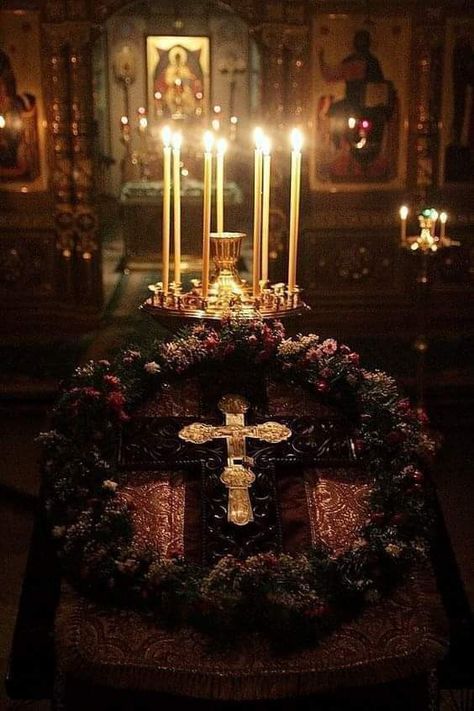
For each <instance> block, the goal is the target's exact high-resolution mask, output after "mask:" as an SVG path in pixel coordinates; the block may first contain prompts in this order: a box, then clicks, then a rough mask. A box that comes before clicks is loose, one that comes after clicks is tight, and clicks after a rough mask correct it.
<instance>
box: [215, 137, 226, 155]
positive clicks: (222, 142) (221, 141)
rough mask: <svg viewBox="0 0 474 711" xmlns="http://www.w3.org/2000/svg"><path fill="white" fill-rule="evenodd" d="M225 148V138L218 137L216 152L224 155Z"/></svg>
mask: <svg viewBox="0 0 474 711" xmlns="http://www.w3.org/2000/svg"><path fill="white" fill-rule="evenodd" d="M226 150H227V141H226V140H225V138H219V140H218V141H217V152H218V153H219V155H224V153H225V152H226Z"/></svg>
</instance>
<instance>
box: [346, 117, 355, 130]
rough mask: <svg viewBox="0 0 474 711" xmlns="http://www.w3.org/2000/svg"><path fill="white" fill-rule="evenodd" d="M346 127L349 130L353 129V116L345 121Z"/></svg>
mask: <svg viewBox="0 0 474 711" xmlns="http://www.w3.org/2000/svg"><path fill="white" fill-rule="evenodd" d="M347 125H348V126H349V128H355V125H356V120H355V118H354V117H353V116H350V117H349V118H348V119H347Z"/></svg>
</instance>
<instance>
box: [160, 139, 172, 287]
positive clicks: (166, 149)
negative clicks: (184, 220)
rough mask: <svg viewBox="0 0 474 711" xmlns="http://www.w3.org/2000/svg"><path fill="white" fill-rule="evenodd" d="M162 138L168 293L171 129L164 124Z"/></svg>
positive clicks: (166, 284) (164, 278)
mask: <svg viewBox="0 0 474 711" xmlns="http://www.w3.org/2000/svg"><path fill="white" fill-rule="evenodd" d="M161 135H162V139H163V255H162V260H163V291H164V292H165V294H167V293H168V288H169V267H170V208H171V146H170V142H171V131H170V129H169V128H168V126H166V127H165V128H164V129H163V131H162V134H161Z"/></svg>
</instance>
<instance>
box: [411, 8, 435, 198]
mask: <svg viewBox="0 0 474 711" xmlns="http://www.w3.org/2000/svg"><path fill="white" fill-rule="evenodd" d="M441 34H442V27H441V25H440V24H439V18H438V17H437V16H436V15H434V16H432V17H430V16H427V15H426V14H424V15H422V16H420V17H418V18H417V21H416V25H415V29H414V42H413V57H412V59H413V62H412V63H413V66H414V71H413V76H412V82H413V96H414V97H415V100H414V102H413V114H412V117H411V126H412V132H411V136H410V142H409V143H410V146H409V153H410V154H411V155H413V156H414V157H415V160H414V161H413V163H412V166H413V167H412V173H411V175H409V176H408V178H409V183H410V184H411V185H412V187H413V190H414V192H415V194H416V196H417V198H418V200H420V201H423V200H426V199H429V196H430V193H431V191H432V189H433V188H434V187H435V186H436V184H437V178H438V176H437V172H438V152H439V128H438V123H439V115H440V109H441V107H440V105H439V103H440V96H441V92H440V90H439V87H440V86H441V49H440V48H441V42H442V38H441Z"/></svg>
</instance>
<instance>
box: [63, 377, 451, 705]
mask: <svg viewBox="0 0 474 711" xmlns="http://www.w3.org/2000/svg"><path fill="white" fill-rule="evenodd" d="M267 396H268V401H267V414H268V415H269V416H270V417H271V415H275V416H277V415H281V416H284V415H291V414H293V413H295V412H298V414H302V413H305V414H311V415H312V416H313V417H321V418H323V417H327V416H330V415H331V414H332V413H333V411H332V410H330V409H329V408H327V407H326V406H324V405H322V404H321V403H318V402H317V401H315V400H312V399H311V398H310V397H309V395H308V394H307V393H306V392H304V391H303V390H301V389H298V388H289V387H287V386H285V385H281V384H278V385H270V386H269V388H268V391H267ZM201 410H202V406H201V404H200V394H199V386H198V383H197V382H196V381H194V380H188V381H186V382H180V383H179V384H178V385H170V387H169V389H168V390H167V391H166V392H165V395H164V397H163V398H161V399H160V401H151V402H149V403H146V404H145V405H144V406H142V407H141V408H140V410H139V412H138V414H139V415H141V416H183V415H186V416H188V415H189V416H199V417H203V416H204V414H203V413H202V412H201ZM276 484H277V496H278V506H279V512H280V519H281V527H282V545H283V549H284V550H287V551H289V552H291V553H296V552H297V551H298V550H301V548H304V547H305V546H308V545H310V544H311V542H313V543H317V542H323V543H324V544H325V545H327V546H329V547H330V548H331V549H332V550H334V551H335V552H342V551H344V550H345V549H347V548H348V547H350V546H351V545H352V543H353V541H354V539H355V538H356V537H357V535H358V534H357V531H358V527H359V526H360V525H361V524H362V523H363V521H364V520H365V516H366V513H367V501H368V495H369V492H370V488H369V483H368V480H367V477H365V476H364V472H360V471H357V470H355V471H354V470H352V469H351V471H350V473H349V472H348V471H345V470H342V469H339V470H335V469H323V468H311V469H308V470H307V471H306V472H303V471H301V472H295V470H294V468H293V470H290V469H289V470H288V471H285V469H284V467H283V468H282V469H281V470H279V471H278V473H277V476H276ZM120 495H121V496H123V497H125V498H126V500H127V501H128V502H129V504H131V508H132V520H133V524H134V528H135V535H136V538H137V541H138V542H139V543H140V544H142V545H144V546H146V545H155V546H157V547H158V549H159V550H160V552H162V553H163V554H164V555H167V554H168V553H171V552H172V553H176V552H184V554H185V555H186V556H188V557H189V558H191V559H194V560H198V559H199V550H200V546H201V542H200V540H199V537H200V536H201V535H202V531H201V527H202V521H201V516H200V513H199V511H200V496H201V494H200V482H199V481H196V480H191V479H189V478H186V475H185V474H183V475H181V474H179V473H178V474H176V473H171V472H170V474H169V475H166V474H163V473H161V474H160V477H159V479H156V478H154V477H153V475H152V473H151V472H141V473H139V474H133V475H132V476H130V477H129V480H128V483H127V486H126V487H124V488H123V489H122V491H121V494H120ZM56 645H57V658H58V660H59V664H60V667H61V671H62V673H63V675H64V678H65V680H66V683H67V679H68V678H70V679H74V680H75V681H76V682H77V680H78V679H79V680H82V681H89V682H90V683H91V684H101V685H108V686H110V687H114V688H122V689H136V690H142V691H147V692H149V691H158V692H169V693H175V694H181V695H189V696H195V697H201V698H209V699H233V700H252V699H253V700H257V699H277V698H283V697H287V696H298V695H303V694H310V693H315V692H321V691H325V690H328V689H330V688H333V687H336V686H337V687H345V686H347V687H351V686H357V685H365V684H374V683H378V684H380V683H383V682H387V681H391V680H393V679H399V678H403V677H407V676H410V675H413V674H416V673H421V672H426V671H428V670H430V669H431V668H433V666H435V664H436V662H437V661H438V660H439V659H440V658H441V657H442V656H443V654H444V653H445V650H446V627H445V619H444V615H443V612H442V607H441V602H440V598H439V595H438V593H437V590H436V584H435V580H434V577H433V574H432V571H431V570H430V568H429V567H426V568H419V569H417V570H415V571H413V573H412V574H411V575H410V577H409V578H408V579H407V580H406V581H405V582H404V583H403V584H402V585H401V586H400V587H398V588H397V589H396V590H395V592H394V593H393V594H392V595H391V596H390V598H388V599H383V600H381V601H380V602H379V603H377V604H376V605H371V606H369V607H367V609H365V610H364V611H363V613H362V614H361V615H360V616H359V617H358V618H357V619H355V620H353V621H351V622H347V623H344V624H343V625H342V626H341V627H339V628H338V629H337V630H336V631H335V632H333V633H332V634H331V635H329V636H327V637H325V638H323V639H322V640H321V641H320V643H319V644H318V645H317V646H316V647H314V648H310V649H303V650H299V651H297V652H291V653H288V654H286V655H284V656H277V655H276V654H275V653H274V652H272V650H271V648H270V646H269V645H268V643H267V642H266V641H265V640H263V639H261V638H259V637H258V636H255V638H252V639H249V640H248V643H247V644H245V645H244V646H242V647H238V648H237V647H236V648H235V649H233V650H231V651H225V652H223V651H219V652H216V651H213V650H212V646H211V645H210V644H209V639H208V638H206V637H204V636H202V635H201V634H200V633H198V632H197V631H196V630H194V629H181V630H178V631H170V630H166V629H162V628H160V627H159V626H158V625H157V624H156V623H155V622H153V621H151V620H150V619H149V618H146V617H143V616H140V615H139V614H137V613H134V612H130V611H125V610H121V611H117V610H114V609H111V608H107V607H105V606H104V605H101V604H97V603H95V602H91V601H90V600H86V599H85V598H83V597H81V596H80V595H79V594H78V593H77V592H75V591H74V590H72V589H71V588H70V587H69V586H67V585H65V586H64V589H63V593H62V597H61V602H60V607H59V613H58V617H57V626H56Z"/></svg>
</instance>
